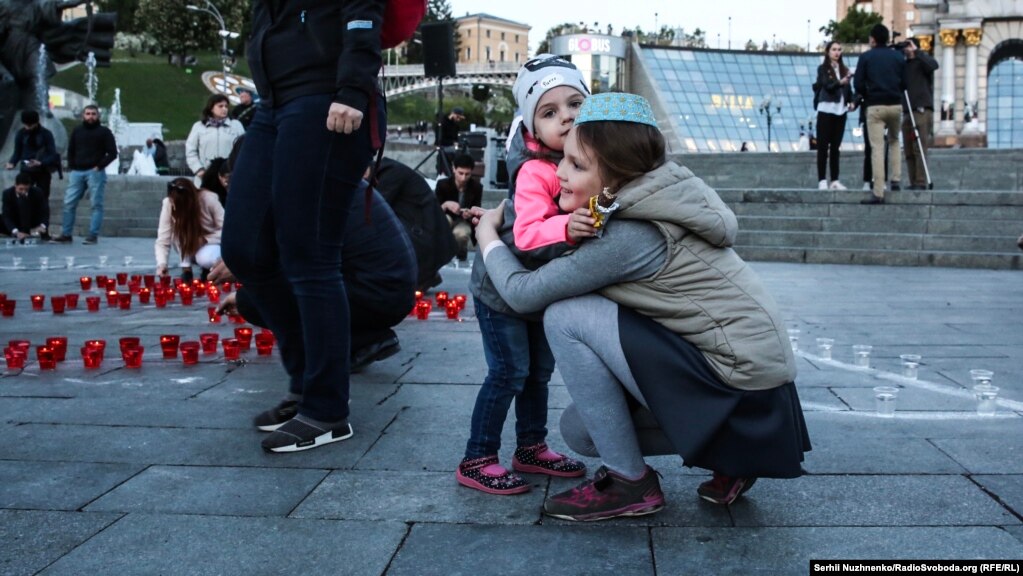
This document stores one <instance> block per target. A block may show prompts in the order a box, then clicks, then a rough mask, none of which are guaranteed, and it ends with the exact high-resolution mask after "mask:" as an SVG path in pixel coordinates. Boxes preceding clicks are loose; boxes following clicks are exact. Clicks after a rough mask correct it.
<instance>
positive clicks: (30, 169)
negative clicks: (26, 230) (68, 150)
mask: <svg viewBox="0 0 1023 576" xmlns="http://www.w3.org/2000/svg"><path fill="white" fill-rule="evenodd" d="M5 168H7V169H8V170H14V169H15V168H17V169H18V170H19V171H20V172H21V173H23V174H28V176H29V177H30V178H31V179H32V184H33V185H34V186H35V187H36V188H38V189H39V191H40V192H41V193H42V195H43V200H44V201H45V204H46V209H45V212H44V213H43V224H45V225H46V226H49V225H50V180H51V174H52V173H53V172H56V171H57V170H59V169H60V154H58V153H57V147H56V145H54V142H53V133H52V132H50V131H49V130H47V129H46V128H43V125H42V124H40V123H39V112H36V111H35V110H22V111H21V128H20V129H19V130H18V132H17V133H15V135H14V153H13V154H11V158H10V159H9V160H8V161H7V165H6V166H5ZM43 237H44V238H46V233H45V229H44V232H43Z"/></svg>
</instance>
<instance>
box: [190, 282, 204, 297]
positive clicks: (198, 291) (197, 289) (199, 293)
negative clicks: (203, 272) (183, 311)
mask: <svg viewBox="0 0 1023 576" xmlns="http://www.w3.org/2000/svg"><path fill="white" fill-rule="evenodd" d="M192 294H193V295H195V297H196V298H203V297H205V296H206V285H205V284H203V283H202V282H197V283H196V284H195V285H194V286H192Z"/></svg>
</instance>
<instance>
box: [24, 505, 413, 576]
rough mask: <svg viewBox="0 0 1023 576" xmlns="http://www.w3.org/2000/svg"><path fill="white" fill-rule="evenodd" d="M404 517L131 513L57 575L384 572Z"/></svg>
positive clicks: (64, 562) (60, 564)
mask: <svg viewBox="0 0 1023 576" xmlns="http://www.w3.org/2000/svg"><path fill="white" fill-rule="evenodd" d="M407 530H408V528H407V527H406V526H405V525H404V524H402V523H397V522H330V521H324V520H296V519H286V518H239V517H223V516H188V515H184V516H182V515H165V514H159V515H153V514H129V515H127V516H125V517H124V518H123V519H122V520H120V521H118V522H117V523H116V524H114V525H113V526H111V527H109V528H107V529H106V530H104V531H103V532H102V533H100V534H98V535H96V536H94V537H93V538H91V539H89V541H88V542H86V543H84V544H82V545H80V546H78V547H77V548H75V549H74V550H73V551H72V552H71V553H70V554H67V555H66V556H63V557H62V558H61V559H60V560H58V561H57V562H55V563H54V564H53V565H51V566H50V567H49V568H48V569H47V570H46V571H44V572H42V573H43V574H46V575H57V574H74V575H78V574H178V573H182V572H187V573H188V574H195V575H214V574H309V575H313V574H323V575H334V574H339V573H344V574H352V575H353V576H362V575H366V576H369V575H376V574H381V573H383V571H384V569H385V568H386V567H387V563H388V561H389V560H390V558H391V556H392V554H393V552H394V549H395V548H396V547H397V546H398V545H399V544H400V543H401V541H402V538H403V537H404V536H405V534H406V532H407Z"/></svg>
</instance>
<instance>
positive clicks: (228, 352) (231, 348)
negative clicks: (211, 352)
mask: <svg viewBox="0 0 1023 576" xmlns="http://www.w3.org/2000/svg"><path fill="white" fill-rule="evenodd" d="M220 344H221V346H223V347H224V359H225V360H237V359H238V357H239V356H240V355H241V352H242V345H241V344H239V343H238V339H237V338H224V339H223V340H221V341H220Z"/></svg>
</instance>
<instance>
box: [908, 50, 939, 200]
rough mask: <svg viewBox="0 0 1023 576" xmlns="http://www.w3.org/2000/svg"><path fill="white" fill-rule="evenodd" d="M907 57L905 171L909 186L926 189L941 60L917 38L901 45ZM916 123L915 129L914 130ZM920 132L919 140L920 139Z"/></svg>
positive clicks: (910, 187)
mask: <svg viewBox="0 0 1023 576" xmlns="http://www.w3.org/2000/svg"><path fill="white" fill-rule="evenodd" d="M899 46H902V53H903V54H904V55H905V56H906V93H907V94H908V95H909V96H908V97H909V102H908V103H907V102H905V101H904V102H903V103H902V111H903V112H904V113H905V116H904V117H903V119H902V141H903V142H904V143H905V144H904V145H905V147H906V170H907V171H908V172H909V189H910V190H926V189H927V171H926V169H925V167H924V164H925V163H926V162H927V158H926V156H927V149H928V148H930V139H931V126H932V124H933V121H934V71H935V70H937V69H938V61H937V60H935V59H934V58H933V57H932V56H931V55H930V54H928V53H927V52H924V51H923V50H920V41H919V40H917V39H916V38H910V39H909V40H907V41H905V42H902V43H900V44H899ZM913 126H916V132H914V131H913ZM917 135H919V141H918V140H917Z"/></svg>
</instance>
